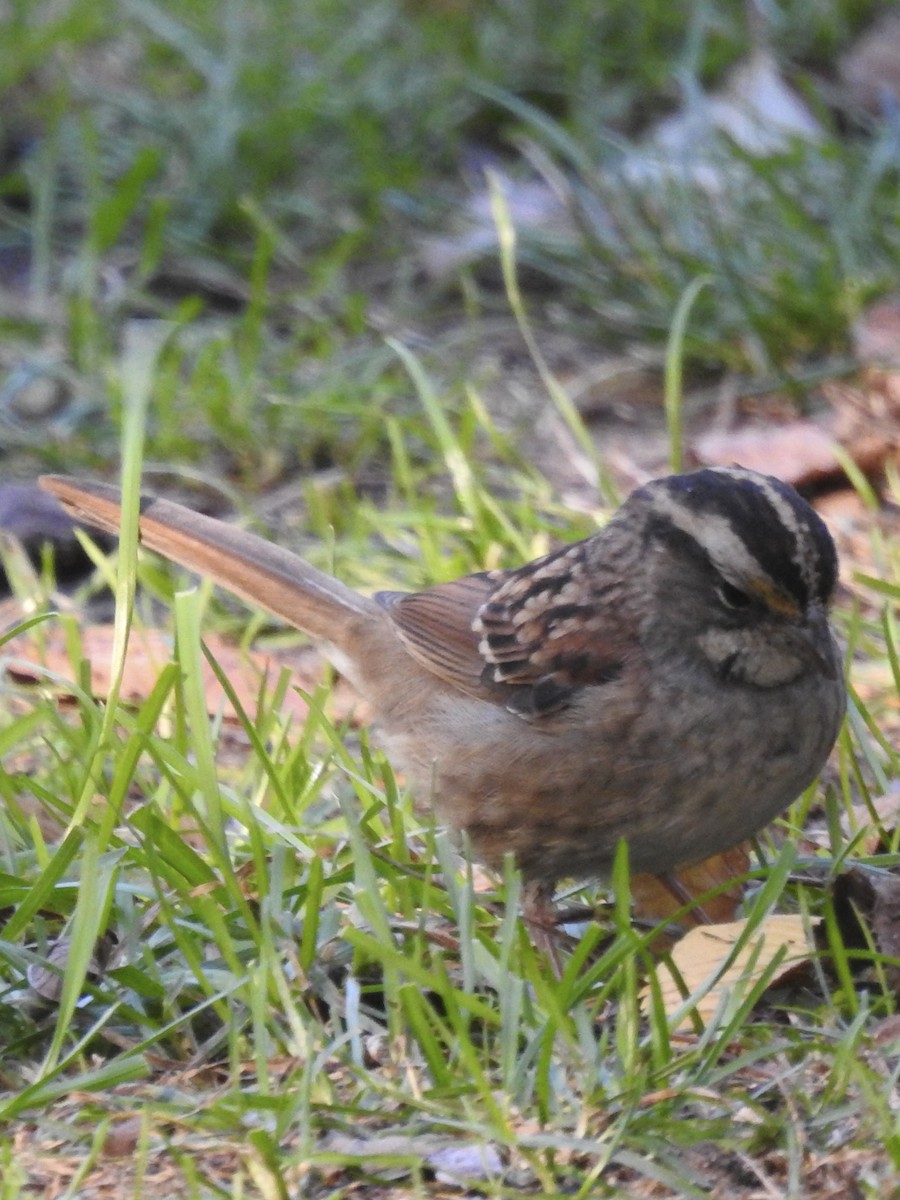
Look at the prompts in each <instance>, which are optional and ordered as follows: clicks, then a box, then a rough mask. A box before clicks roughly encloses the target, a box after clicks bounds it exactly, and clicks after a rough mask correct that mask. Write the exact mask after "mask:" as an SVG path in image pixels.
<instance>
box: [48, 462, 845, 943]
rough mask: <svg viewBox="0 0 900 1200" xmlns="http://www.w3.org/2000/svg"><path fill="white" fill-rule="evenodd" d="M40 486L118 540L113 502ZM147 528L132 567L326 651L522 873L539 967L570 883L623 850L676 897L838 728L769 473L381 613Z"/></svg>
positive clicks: (835, 686) (827, 552)
mask: <svg viewBox="0 0 900 1200" xmlns="http://www.w3.org/2000/svg"><path fill="white" fill-rule="evenodd" d="M40 482H41V485H42V486H43V487H44V488H45V489H47V490H48V491H49V492H51V493H52V494H53V495H54V496H56V497H57V498H58V500H60V501H61V502H62V504H63V505H64V507H65V509H66V510H67V511H68V512H69V513H70V514H71V515H72V516H74V517H75V518H77V519H78V520H79V521H81V522H83V523H85V524H87V525H90V526H92V527H96V528H98V529H100V530H104V531H106V532H110V533H114V532H116V531H117V530H118V528H119V523H120V518H121V509H120V502H121V496H120V492H119V490H118V489H117V488H116V487H114V486H112V485H110V484H107V483H100V482H90V481H80V480H76V479H71V478H67V477H65V476H57V475H51V476H45V477H43V478H42V479H41V481H40ZM140 508H141V512H140V538H141V541H142V542H143V544H144V545H145V546H146V547H148V548H149V549H151V550H153V551H156V552H157V553H159V554H161V555H164V556H165V557H166V558H168V559H171V560H172V561H174V562H176V563H179V564H181V565H182V566H184V567H187V568H189V569H190V570H192V571H195V572H198V573H200V574H201V575H206V576H209V577H211V578H212V579H213V580H214V581H216V582H217V583H218V584H220V585H223V586H224V587H226V588H227V589H229V590H230V591H232V592H233V593H236V594H237V595H238V596H240V597H242V598H243V599H244V600H245V601H247V602H249V603H250V604H252V605H256V606H260V607H262V608H264V609H267V610H268V611H269V612H271V613H273V614H275V615H276V616H278V617H280V618H282V619H283V620H285V621H287V622H289V623H290V624H291V625H294V626H296V627H297V628H298V629H300V630H302V631H303V632H304V633H306V634H307V635H308V636H309V637H310V639H311V640H312V641H313V642H314V643H316V644H317V645H318V646H319V648H320V649H321V651H322V652H323V654H324V655H325V657H326V658H328V659H330V660H331V662H332V663H333V664H334V666H335V667H336V668H337V670H338V671H339V672H340V673H341V674H342V675H344V676H345V677H346V678H347V679H348V680H349V681H350V682H351V684H352V685H353V686H354V688H355V689H356V690H357V691H358V692H359V694H360V695H361V696H362V697H363V698H364V699H365V700H367V701H368V702H369V704H370V706H371V708H372V710H373V712H374V716H375V724H376V733H377V736H378V738H379V739H380V741H381V743H382V745H383V747H384V749H385V751H386V753H387V755H388V757H389V759H390V760H391V761H392V762H393V764H394V765H395V766H396V767H398V768H400V769H401V770H402V771H404V772H405V773H406V776H407V778H408V779H409V780H410V781H411V783H412V786H413V787H414V788H415V789H416V791H417V794H418V796H419V797H420V798H421V799H422V800H423V801H427V802H432V803H433V804H434V806H435V808H436V811H437V813H438V815H439V817H440V819H441V820H443V821H444V822H446V824H448V825H449V826H450V827H451V828H452V829H453V830H455V831H457V832H458V833H459V834H463V835H464V836H465V839H466V841H467V843H468V845H469V846H470V847H471V852H472V853H473V855H474V856H475V857H476V858H478V859H479V860H481V861H483V862H485V863H486V864H488V865H490V866H493V867H497V866H499V865H501V864H502V862H503V860H504V858H505V856H506V855H509V854H512V855H513V857H514V859H515V862H516V864H517V866H518V867H519V868H520V870H521V872H522V877H523V904H522V909H523V915H524V917H525V919H526V921H527V922H528V923H529V926H530V927H531V929H532V934H533V936H534V935H535V932H536V933H537V935H538V936H537V937H536V938H535V940H536V942H538V943H539V944H542V945H544V946H547V947H549V944H550V943H549V940H548V939H549V937H550V935H549V934H547V932H546V931H547V930H548V929H549V928H550V927H551V926H552V924H553V921H554V916H553V911H554V910H553V896H554V893H555V889H556V887H557V885H558V883H559V882H560V881H561V880H563V879H569V878H571V879H575V880H579V881H584V880H588V879H593V878H602V877H603V876H604V875H605V874H606V873H608V872H609V870H610V867H611V864H612V861H613V858H614V855H615V853H616V849H617V846H618V844H619V842H620V841H621V840H622V839H624V840H625V842H626V843H627V845H628V853H629V862H630V866H631V869H632V870H634V871H640V872H648V873H651V874H654V875H657V876H659V877H660V878H661V879H663V880H664V881H667V882H669V883H670V884H671V883H672V881H673V878H674V872H676V871H677V870H678V869H680V868H682V867H685V866H688V865H691V864H693V863H696V862H699V861H701V860H704V859H706V858H709V857H711V856H713V855H715V854H718V853H720V852H722V851H724V850H726V849H728V848H730V847H732V846H735V845H737V844H738V843H739V842H741V841H743V840H745V839H746V838H748V837H751V836H753V835H754V834H756V833H758V832H759V831H760V830H761V829H762V828H763V827H764V826H765V825H767V824H768V823H769V822H770V821H771V820H772V819H774V818H775V817H776V816H778V815H779V814H780V813H782V812H783V811H784V810H785V809H786V808H787V807H788V805H789V804H790V803H792V802H793V800H795V799H796V798H797V796H799V795H800V793H801V792H803V791H804V790H805V789H806V788H807V787H808V786H809V784H810V783H811V782H812V781H813V780H814V779H815V778H816V777H817V776H818V774H819V772H820V770H821V768H822V766H823V764H824V763H825V761H826V759H827V756H828V754H829V752H830V750H831V748H832V746H833V744H834V742H835V739H836V737H837V734H838V731H839V728H840V725H841V721H842V719H843V715H844V711H845V706H846V689H845V683H844V675H843V669H842V656H841V652H840V649H839V646H838V644H837V641H836V638H835V636H834V632H833V629H832V627H831V624H830V622H829V608H830V605H831V603H832V600H833V596H834V591H835V586H836V582H837V575H838V562H837V552H836V550H835V546H834V542H833V540H832V538H831V535H830V534H829V532H828V529H827V527H826V526H825V523H824V522H823V521H822V519H821V518H820V517H819V516H818V514H817V513H816V512H815V510H814V509H813V508H812V507H811V506H810V505H809V504H808V503H807V501H806V500H804V499H803V498H802V497H801V496H800V495H799V493H798V492H797V491H796V490H795V489H794V488H793V487H791V486H790V485H789V484H787V483H784V482H782V481H781V480H779V479H778V478H776V477H774V476H770V475H763V474H761V473H758V472H756V471H752V470H749V469H744V468H740V467H715V468H702V469H700V470H696V471H691V472H687V473H682V474H673V475H667V476H663V477H661V478H658V479H654V480H651V481H650V482H648V483H646V484H644V485H642V486H640V487H638V488H637V489H636V490H634V491H633V492H632V493H631V494H630V495H629V496H627V497H626V499H625V500H624V502H623V503H622V504H621V506H620V507H619V509H618V510H617V511H616V513H615V514H614V515H613V516H612V517H611V518H610V520H609V521H608V522H607V523H606V524H605V525H603V526H601V527H600V528H599V529H598V530H597V531H596V532H594V533H591V534H590V535H589V536H588V537H586V538H584V539H582V540H580V541H576V542H574V543H567V544H563V545H561V546H559V547H558V548H556V549H554V550H552V551H551V552H550V553H548V554H545V555H543V556H542V557H540V558H537V559H535V560H534V561H532V562H528V563H525V564H524V565H522V566H518V567H513V568H510V569H501V570H487V571H481V572H478V573H475V574H470V575H466V576H463V577H462V578H459V579H455V580H452V581H450V582H441V583H437V584H434V585H433V586H430V587H427V588H425V589H424V590H421V591H416V592H403V591H382V592H378V593H376V594H375V595H373V596H365V595H362V594H361V593H359V592H357V591H355V590H354V589H352V588H350V587H348V586H347V585H345V584H344V583H342V582H340V581H339V580H338V579H336V578H333V577H332V576H331V575H328V574H326V573H324V572H322V571H320V570H318V569H316V568H315V567H313V566H312V565H311V564H309V563H308V562H306V561H305V560H304V559H302V558H301V557H299V556H298V555H296V554H294V553H291V552H289V551H288V550H285V549H283V548H281V547H279V546H277V545H275V544H273V543H272V542H270V541H267V540H266V539H264V538H262V537H259V536H257V535H255V534H253V533H250V532H248V531H246V530H244V529H241V528H239V527H237V526H236V525H233V524H231V523H227V522H223V521H221V520H217V519H214V518H210V517H207V516H203V515H201V514H199V513H196V512H193V511H192V510H190V509H189V508H186V507H184V506H182V505H180V504H177V503H174V502H172V501H169V500H166V499H162V498H155V497H152V496H143V497H142V499H141V506H140ZM676 894H679V893H678V892H676ZM542 931H543V932H542ZM551 953H552V952H551Z"/></svg>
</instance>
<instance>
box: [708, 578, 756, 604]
mask: <svg viewBox="0 0 900 1200" xmlns="http://www.w3.org/2000/svg"><path fill="white" fill-rule="evenodd" d="M716 594H717V595H718V597H719V599H720V600H721V601H722V603H723V604H724V605H725V607H726V608H749V607H750V605H751V604H752V603H753V597H752V596H749V595H748V594H747V593H746V592H743V591H741V589H740V588H739V587H735V586H734V584H733V583H729V582H728V580H727V579H723V580H722V581H721V583H720V584H719V586H718V587H717V588H716Z"/></svg>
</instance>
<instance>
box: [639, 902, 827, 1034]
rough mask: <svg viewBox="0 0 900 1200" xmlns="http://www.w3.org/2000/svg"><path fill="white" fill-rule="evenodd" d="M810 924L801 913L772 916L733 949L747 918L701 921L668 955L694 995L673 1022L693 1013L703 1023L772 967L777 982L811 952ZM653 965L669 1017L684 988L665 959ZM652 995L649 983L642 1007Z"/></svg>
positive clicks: (683, 1023) (682, 1024)
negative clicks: (723, 922)
mask: <svg viewBox="0 0 900 1200" xmlns="http://www.w3.org/2000/svg"><path fill="white" fill-rule="evenodd" d="M812 924H813V925H814V924H815V923H814V922H813V923H812ZM809 928H810V923H808V922H807V921H806V920H805V919H804V918H803V917H801V916H799V915H775V916H770V917H768V918H767V919H766V920H765V921H764V922H763V923H762V924H761V925H760V926H759V928H758V929H756V930H755V931H754V932H753V933H752V934H751V935H750V936H749V937H748V938H747V939H746V941H745V942H743V944H742V945H741V946H740V949H738V950H737V951H736V950H735V947H736V946H737V945H738V943H739V942H740V941H742V939H743V938H744V935H745V933H746V929H747V922H746V921H732V922H730V923H728V924H727V925H699V926H698V927H697V928H696V929H692V930H690V932H689V933H687V934H685V936H684V937H683V938H682V939H681V941H680V942H678V943H677V945H676V946H675V947H674V949H673V950H672V953H671V960H672V963H673V964H674V966H675V968H676V970H677V971H678V972H679V973H680V975H681V977H682V979H683V980H684V985H685V987H686V988H687V992H688V995H689V996H694V995H697V999H696V1001H695V1002H694V1004H693V1005H692V1006H691V1008H690V1010H689V1012H688V1013H687V1014H686V1015H685V1016H683V1017H682V1018H681V1019H680V1020H679V1021H678V1024H677V1026H676V1028H678V1029H683V1028H689V1027H690V1025H691V1019H692V1016H693V1014H694V1013H696V1014H697V1016H698V1017H699V1018H700V1020H701V1021H702V1022H703V1023H704V1024H707V1023H708V1022H709V1021H710V1019H711V1018H712V1017H713V1016H715V1014H716V1013H717V1012H718V1011H719V1009H720V1006H721V1005H723V1004H724V1003H726V1002H727V999H728V998H729V996H733V997H735V998H736V999H738V1000H740V999H741V998H742V997H744V996H746V994H747V993H748V992H749V991H750V990H751V989H752V988H753V987H754V986H755V985H756V983H757V982H758V981H759V980H760V979H762V978H763V977H764V976H767V975H768V974H769V973H770V972H771V978H770V979H769V983H770V985H771V984H774V983H777V982H778V981H779V980H780V979H781V978H783V976H784V975H785V974H787V973H788V972H789V971H791V970H793V969H794V968H795V967H796V966H797V964H798V963H799V962H803V961H805V960H806V959H808V958H809V956H810V954H811V953H812V947H811V945H810V942H809ZM775 963H777V965H776V966H775V967H774V971H773V970H772V967H773V964H775ZM656 971H657V981H658V984H659V988H660V991H661V995H662V1004H663V1008H664V1009H665V1012H666V1014H667V1016H668V1017H670V1018H672V1017H674V1016H675V1015H676V1014H677V1013H679V1012H680V1011H681V1009H682V1008H683V1006H684V1004H685V998H684V996H683V995H682V989H681V987H680V986H679V983H678V982H677V979H676V976H675V975H674V974H673V972H672V971H671V970H670V968H669V965H668V963H666V962H660V963H659V965H658V966H657V968H656ZM703 989H705V990H703ZM701 990H702V994H698V993H700V992H701ZM650 995H651V992H650V987H649V985H648V986H647V987H646V988H645V989H644V992H643V994H642V997H641V1000H642V1004H643V1008H644V1011H645V1013H646V1011H647V1010H648V1008H649V1005H650Z"/></svg>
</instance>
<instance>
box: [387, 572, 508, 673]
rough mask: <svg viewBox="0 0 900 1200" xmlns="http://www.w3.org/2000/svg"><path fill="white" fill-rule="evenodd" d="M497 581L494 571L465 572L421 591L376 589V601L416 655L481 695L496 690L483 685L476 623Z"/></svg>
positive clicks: (405, 643)
mask: <svg viewBox="0 0 900 1200" xmlns="http://www.w3.org/2000/svg"><path fill="white" fill-rule="evenodd" d="M501 578H502V576H501ZM497 579H498V576H497V575H496V574H494V573H484V574H480V575H466V576H464V577H463V578H462V579H454V580H453V581H452V582H450V583H439V584H436V585H435V586H434V587H430V588H426V589H425V590H424V591H421V592H378V593H377V594H376V596H375V599H376V600H377V601H378V603H379V604H380V605H381V606H382V608H384V609H386V610H387V613H388V615H389V616H390V618H391V620H392V621H393V623H394V628H395V629H396V631H397V636H398V637H399V638H400V640H401V642H403V644H404V646H405V647H406V649H407V650H408V651H409V653H410V654H411V655H412V656H413V658H415V659H417V660H418V661H419V662H420V663H422V665H423V666H424V667H427V668H428V670H429V671H433V672H434V674H435V675H438V676H440V677H441V678H442V679H446V680H447V682H448V683H452V684H453V685H454V686H456V687H458V688H461V689H462V690H463V691H466V692H472V693H478V694H482V693H484V692H485V691H491V690H493V689H490V688H488V689H485V688H484V687H483V685H482V683H481V676H482V672H483V671H484V668H485V661H484V659H483V658H482V657H481V654H480V653H479V650H478V641H479V635H478V634H477V633H476V632H475V630H474V628H473V623H474V621H475V618H476V616H477V615H478V611H479V609H480V608H481V606H482V605H483V604H484V602H485V600H487V599H488V597H489V596H490V594H491V592H493V591H494V589H495V588H496V586H497Z"/></svg>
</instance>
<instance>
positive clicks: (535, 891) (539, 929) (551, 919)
mask: <svg viewBox="0 0 900 1200" xmlns="http://www.w3.org/2000/svg"><path fill="white" fill-rule="evenodd" d="M553 893H554V887H553V884H552V883H547V882H546V881H545V880H542V879H541V880H538V879H532V880H529V881H528V882H527V883H526V884H525V885H524V886H523V888H522V919H523V920H524V922H525V925H526V926H527V928H528V936H529V937H530V938H531V944H532V946H534V948H535V950H537V951H539V952H541V953H543V954H546V956H547V958H548V959H549V961H550V966H551V967H552V969H553V974H554V975H555V976H556V978H557V979H562V964H561V962H560V959H559V947H558V945H557V942H556V927H557V924H558V921H557V912H556V907H555V905H554V903H553Z"/></svg>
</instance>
